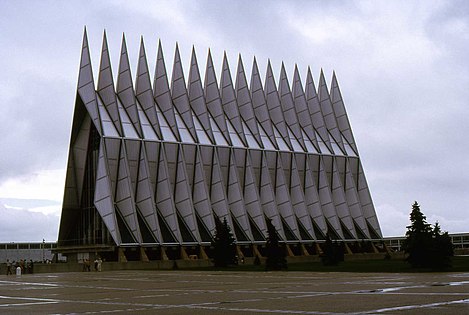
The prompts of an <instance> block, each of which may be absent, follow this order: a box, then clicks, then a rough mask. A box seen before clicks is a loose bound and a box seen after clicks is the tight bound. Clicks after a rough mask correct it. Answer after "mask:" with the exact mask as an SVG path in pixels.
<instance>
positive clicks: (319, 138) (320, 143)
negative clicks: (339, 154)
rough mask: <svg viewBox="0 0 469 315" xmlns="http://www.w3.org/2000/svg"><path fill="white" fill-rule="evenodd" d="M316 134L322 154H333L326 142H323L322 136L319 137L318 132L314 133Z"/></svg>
mask: <svg viewBox="0 0 469 315" xmlns="http://www.w3.org/2000/svg"><path fill="white" fill-rule="evenodd" d="M314 132H315V133H316V139H317V140H318V144H319V150H321V153H323V154H332V153H331V151H329V149H328V148H327V146H326V144H325V143H324V141H323V140H322V138H321V136H319V134H318V133H317V132H316V131H314Z"/></svg>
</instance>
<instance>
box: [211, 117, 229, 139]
mask: <svg viewBox="0 0 469 315" xmlns="http://www.w3.org/2000/svg"><path fill="white" fill-rule="evenodd" d="M208 117H209V118H210V126H212V132H213V136H214V137H215V142H216V144H219V145H228V142H226V139H225V137H224V136H223V134H222V133H221V131H220V128H218V125H217V123H216V122H215V120H213V118H212V115H210V114H208Z"/></svg>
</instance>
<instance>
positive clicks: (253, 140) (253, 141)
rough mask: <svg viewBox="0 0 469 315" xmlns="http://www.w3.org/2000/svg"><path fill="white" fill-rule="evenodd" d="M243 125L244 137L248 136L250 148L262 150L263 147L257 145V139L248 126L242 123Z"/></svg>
mask: <svg viewBox="0 0 469 315" xmlns="http://www.w3.org/2000/svg"><path fill="white" fill-rule="evenodd" d="M242 123H243V130H244V135H245V136H246V141H247V142H248V148H253V149H260V148H261V147H260V146H259V143H257V141H256V138H254V136H253V135H252V133H251V130H249V128H248V126H247V125H246V124H245V123H244V121H242Z"/></svg>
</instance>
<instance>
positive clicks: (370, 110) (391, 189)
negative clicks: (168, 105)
mask: <svg viewBox="0 0 469 315" xmlns="http://www.w3.org/2000/svg"><path fill="white" fill-rule="evenodd" d="M233 2H234V3H233ZM85 25H86V27H87V30H88V36H89V44H90V49H91V58H92V63H93V69H94V71H95V73H96V70H97V69H98V62H99V54H100V49H101V39H102V33H103V30H104V29H106V31H107V36H108V42H109V49H110V52H111V61H112V64H113V69H114V74H116V72H117V65H118V57H119V53H120V44H121V38H122V33H123V32H125V35H126V40H127V45H128V51H129V56H130V59H131V60H130V61H131V67H132V71H133V74H134V75H135V69H136V64H137V58H138V46H139V43H140V36H143V38H144V40H145V45H146V51H147V56H148V61H149V65H150V67H152V68H154V65H155V59H156V47H157V43H158V39H161V41H162V44H163V47H164V54H165V59H166V64H167V66H168V65H171V63H172V59H173V55H174V47H175V43H176V42H178V43H179V48H180V52H181V56H182V58H183V65H184V67H185V71H186V75H187V74H188V67H189V58H190V53H191V48H192V45H195V48H196V52H197V55H198V59H199V65H200V66H201V68H203V67H204V65H205V60H206V54H207V50H208V48H210V49H211V52H212V56H213V59H214V62H215V67H216V70H217V73H219V72H220V70H221V69H220V67H221V62H222V56H223V51H224V50H226V51H227V55H228V58H229V61H230V64H231V68H232V69H234V68H235V66H236V60H237V59H236V58H237V54H238V53H240V54H241V55H242V57H243V60H244V63H245V68H246V72H247V73H250V70H251V63H252V59H253V56H256V58H257V61H258V65H259V67H260V70H261V72H263V73H265V69H266V66H267V60H268V59H269V58H270V60H271V62H272V65H273V68H274V73H275V75H276V77H277V80H278V76H279V72H280V65H281V62H282V61H284V62H285V66H286V68H287V72H288V74H289V76H290V81H291V77H292V74H293V68H294V65H295V63H296V64H298V67H299V70H300V72H301V74H302V78H303V81H304V78H305V76H306V69H307V67H308V66H310V67H311V70H312V71H313V73H314V78H315V80H316V83H317V82H318V77H319V72H320V69H321V68H322V69H323V70H324V72H325V74H326V78H327V79H328V81H330V79H331V76H332V71H335V72H336V74H337V77H338V80H339V84H340V86H341V90H342V94H343V97H344V99H345V105H346V107H347V111H348V114H349V119H350V121H351V124H352V128H353V130H354V134H355V139H356V141H357V143H358V148H359V151H360V155H361V158H362V162H363V165H364V168H365V173H366V176H367V179H368V183H369V186H370V189H371V193H372V196H373V200H374V204H375V207H376V211H377V214H378V218H379V220H380V224H381V228H382V230H383V233H384V235H385V236H397V235H403V234H404V233H405V230H406V229H405V226H406V225H408V223H409V222H408V217H409V212H410V209H411V204H412V203H413V202H414V201H415V200H417V201H418V202H419V203H420V204H421V207H422V211H423V212H424V213H425V214H426V216H427V219H428V221H429V223H435V222H436V221H438V222H440V224H441V226H442V228H443V229H444V230H448V231H449V232H450V233H456V232H468V231H469V215H468V214H469V210H468V204H469V194H468V189H469V159H468V156H469V141H468V140H467V138H468V137H467V135H469V124H468V122H469V104H468V100H469V58H468V56H469V2H467V1H428V0H425V1H409V0H406V1H296V2H294V1H236V2H235V1H218V2H215V1H192V2H190V1H181V2H179V1H168V2H165V1H163V2H157V1H151V2H150V1H149V2H144V1H139V2H137V1H125V0H123V1H94V2H91V1H33V0H31V1H13V0H11V1H8V0H0V70H1V73H0V148H1V150H0V242H7V241H8V242H9V241H41V240H42V239H43V238H45V239H46V240H47V241H55V240H56V239H57V232H58V225H59V219H60V212H61V201H62V196H63V186H64V181H65V168H66V160H67V153H68V142H69V136H70V128H71V123H72V113H73V106H74V95H75V93H76V84H77V75H78V67H79V59H80V50H81V40H82V35H83V28H84V26H85ZM201 70H202V69H201ZM168 72H169V73H170V72H171V71H170V70H169V71H168Z"/></svg>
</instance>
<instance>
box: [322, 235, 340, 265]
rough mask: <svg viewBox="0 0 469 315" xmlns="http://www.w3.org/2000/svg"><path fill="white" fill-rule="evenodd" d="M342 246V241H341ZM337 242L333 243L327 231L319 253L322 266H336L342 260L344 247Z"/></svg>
mask: <svg viewBox="0 0 469 315" xmlns="http://www.w3.org/2000/svg"><path fill="white" fill-rule="evenodd" d="M342 246H343V243H342ZM342 246H341V245H339V244H338V243H337V242H335V243H333V242H332V240H331V237H330V236H329V233H326V242H325V243H324V247H323V254H322V255H321V262H322V264H323V265H324V266H336V265H338V264H339V262H341V261H344V249H343V247H342Z"/></svg>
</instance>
